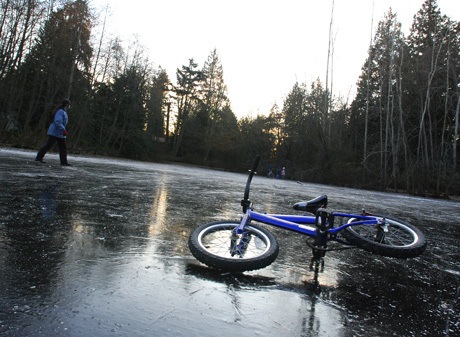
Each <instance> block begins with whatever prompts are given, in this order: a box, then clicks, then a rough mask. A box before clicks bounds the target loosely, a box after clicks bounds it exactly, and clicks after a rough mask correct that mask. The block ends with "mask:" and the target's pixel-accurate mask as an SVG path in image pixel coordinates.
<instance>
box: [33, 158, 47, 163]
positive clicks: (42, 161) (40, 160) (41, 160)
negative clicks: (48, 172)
mask: <svg viewBox="0 0 460 337" xmlns="http://www.w3.org/2000/svg"><path fill="white" fill-rule="evenodd" d="M35 161H38V162H39V163H42V164H45V161H44V160H43V159H38V158H35Z"/></svg>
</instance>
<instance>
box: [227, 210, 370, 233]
mask: <svg viewBox="0 0 460 337" xmlns="http://www.w3.org/2000/svg"><path fill="white" fill-rule="evenodd" d="M330 214H331V215H332V216H333V217H334V218H336V217H343V218H353V219H359V221H353V222H352V223H346V224H341V225H340V226H338V227H332V226H333V224H327V226H331V227H330V228H329V229H328V230H327V233H329V234H331V235H332V238H334V237H335V236H336V235H337V233H338V232H340V231H341V230H343V229H344V228H346V227H349V226H358V225H360V226H362V225H376V224H379V221H378V220H377V218H375V217H373V216H368V215H357V214H349V213H339V212H331V213H330ZM317 219H318V217H315V216H307V215H284V214H267V213H258V212H255V211H253V210H252V209H251V208H247V210H246V213H245V215H244V217H243V219H242V220H241V223H240V225H239V226H237V227H236V228H235V231H236V232H237V233H238V234H241V233H243V231H244V227H245V226H246V224H247V223H248V222H249V221H251V220H254V221H257V222H262V223H265V224H267V225H272V226H275V227H280V228H284V229H287V230H290V231H293V232H296V233H301V234H304V235H308V236H311V237H316V236H318V231H317V227H316V224H317V221H318V220H317ZM308 225H314V226H308Z"/></svg>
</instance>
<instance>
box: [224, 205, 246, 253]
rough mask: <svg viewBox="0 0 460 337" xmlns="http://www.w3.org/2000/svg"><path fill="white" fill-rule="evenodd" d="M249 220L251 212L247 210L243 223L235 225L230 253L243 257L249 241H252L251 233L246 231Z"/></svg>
mask: <svg viewBox="0 0 460 337" xmlns="http://www.w3.org/2000/svg"><path fill="white" fill-rule="evenodd" d="M248 221H249V212H246V213H245V215H244V217H243V218H242V219H241V223H240V224H239V225H238V226H237V227H235V229H234V230H233V232H232V236H231V238H230V247H229V250H230V255H231V256H235V255H238V256H239V257H243V256H244V254H245V253H246V250H247V248H248V245H249V242H251V238H252V236H251V234H250V233H248V232H245V231H244V227H245V226H246V223H247V222H248ZM240 235H241V236H240Z"/></svg>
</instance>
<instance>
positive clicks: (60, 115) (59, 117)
mask: <svg viewBox="0 0 460 337" xmlns="http://www.w3.org/2000/svg"><path fill="white" fill-rule="evenodd" d="M69 106H70V101H69V100H68V99H64V100H63V101H62V103H61V105H59V107H58V108H57V110H56V111H55V113H54V116H53V121H52V122H51V124H50V127H49V128H48V136H49V137H48V141H47V142H46V144H45V145H44V146H43V147H42V148H41V149H40V150H39V151H38V153H37V157H36V158H35V161H39V162H41V163H44V161H43V157H44V156H45V154H46V152H48V151H49V150H50V149H51V148H52V147H53V145H54V144H55V143H56V142H57V144H58V148H59V159H60V161H61V165H63V166H71V165H70V164H69V163H68V162H67V147H66V143H65V142H66V138H67V130H66V126H67V122H68V121H69V118H68V116H67V110H68V109H69Z"/></svg>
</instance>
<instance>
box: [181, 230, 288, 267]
mask: <svg viewBox="0 0 460 337" xmlns="http://www.w3.org/2000/svg"><path fill="white" fill-rule="evenodd" d="M238 225H239V222H236V221H219V222H212V223H209V224H205V225H201V226H200V227H198V228H196V229H195V230H194V231H193V232H192V234H191V235H190V238H189V242H188V244H189V249H190V251H191V252H192V254H193V256H195V258H196V259H197V260H198V261H200V262H202V263H204V264H206V265H207V266H209V267H212V268H215V269H221V270H226V271H231V272H243V271H249V270H255V269H260V268H265V267H266V266H268V265H270V264H271V263H272V262H273V261H275V259H276V257H277V256H278V251H279V247H278V242H277V241H276V239H275V237H274V236H273V234H272V233H270V232H269V231H268V230H267V229H265V228H263V227H260V226H258V225H253V224H251V225H247V226H246V227H245V230H244V233H242V234H238V235H237V234H234V233H233V230H234V229H235V227H237V226H238Z"/></svg>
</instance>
